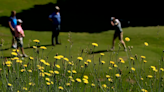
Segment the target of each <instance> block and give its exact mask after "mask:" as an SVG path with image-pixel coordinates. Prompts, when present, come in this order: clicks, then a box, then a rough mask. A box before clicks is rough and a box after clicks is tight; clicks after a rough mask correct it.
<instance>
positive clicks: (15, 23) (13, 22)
mask: <svg viewBox="0 0 164 92" xmlns="http://www.w3.org/2000/svg"><path fill="white" fill-rule="evenodd" d="M9 22H11V25H12V27H13V28H15V27H16V25H17V18H16V17H10V18H9Z"/></svg>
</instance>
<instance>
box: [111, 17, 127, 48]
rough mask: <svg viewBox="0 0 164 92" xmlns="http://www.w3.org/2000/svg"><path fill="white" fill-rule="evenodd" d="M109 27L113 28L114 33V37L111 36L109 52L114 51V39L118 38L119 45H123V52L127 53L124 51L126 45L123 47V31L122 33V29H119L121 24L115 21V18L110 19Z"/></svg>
mask: <svg viewBox="0 0 164 92" xmlns="http://www.w3.org/2000/svg"><path fill="white" fill-rule="evenodd" d="M111 25H112V26H114V27H115V33H114V36H113V41H112V48H111V50H112V51H113V50H114V45H115V39H116V38H117V37H118V38H119V40H120V42H121V44H122V45H123V47H124V50H125V51H127V49H126V45H125V42H124V40H123V31H122V28H121V23H120V21H119V20H118V19H116V18H115V17H111Z"/></svg>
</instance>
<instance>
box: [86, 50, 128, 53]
mask: <svg viewBox="0 0 164 92" xmlns="http://www.w3.org/2000/svg"><path fill="white" fill-rule="evenodd" d="M104 52H118V50H113V51H111V50H99V51H94V52H91V53H89V54H98V53H104ZM119 52H125V51H124V50H119Z"/></svg>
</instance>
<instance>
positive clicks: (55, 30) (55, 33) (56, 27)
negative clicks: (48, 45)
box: [52, 25, 60, 36]
mask: <svg viewBox="0 0 164 92" xmlns="http://www.w3.org/2000/svg"><path fill="white" fill-rule="evenodd" d="M59 32H60V25H53V27H52V35H53V36H58V35H59Z"/></svg>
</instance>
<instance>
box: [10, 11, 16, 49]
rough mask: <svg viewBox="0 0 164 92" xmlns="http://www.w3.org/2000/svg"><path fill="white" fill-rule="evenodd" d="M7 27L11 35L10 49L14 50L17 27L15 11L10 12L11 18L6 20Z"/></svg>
mask: <svg viewBox="0 0 164 92" xmlns="http://www.w3.org/2000/svg"><path fill="white" fill-rule="evenodd" d="M8 25H9V27H10V31H11V34H12V45H11V48H16V42H15V32H14V31H15V27H16V25H17V18H16V11H14V10H13V11H11V16H10V18H9V20H8Z"/></svg>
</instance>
